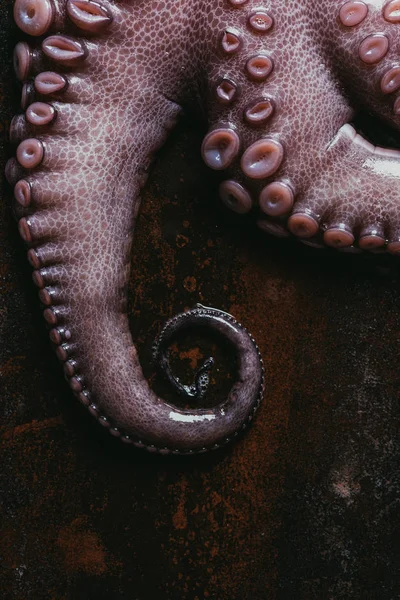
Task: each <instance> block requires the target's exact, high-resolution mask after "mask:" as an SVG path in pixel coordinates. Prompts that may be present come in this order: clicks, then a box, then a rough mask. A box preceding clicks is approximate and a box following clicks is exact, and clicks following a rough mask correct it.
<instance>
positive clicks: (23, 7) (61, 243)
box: [8, 0, 263, 453]
mask: <svg viewBox="0 0 400 600" xmlns="http://www.w3.org/2000/svg"><path fill="white" fill-rule="evenodd" d="M124 10H125V11H126V12H125V14H123V13H122V12H121V11H124ZM130 10H132V9H131V7H128V6H125V7H123V8H120V7H118V8H117V7H116V6H111V5H110V4H107V3H103V2H101V3H100V2H97V1H94V0H68V2H66V3H62V2H58V3H53V2H52V1H50V2H49V1H48V0H17V2H16V4H15V11H14V13H15V19H16V22H17V25H19V26H20V28H21V29H22V30H23V31H24V32H25V33H27V34H29V35H31V36H34V37H36V39H37V42H36V44H31V42H29V43H28V42H23V43H22V44H20V45H19V46H18V47H17V50H16V52H15V67H16V73H17V77H18V78H19V79H20V80H21V81H22V82H23V98H22V106H23V109H24V114H23V115H18V116H16V117H14V119H13V121H12V123H11V129H10V138H11V141H12V142H13V143H14V144H15V145H16V146H17V148H16V158H17V162H16V161H15V160H14V159H12V160H11V161H10V164H9V166H8V172H9V179H10V181H11V182H12V184H13V185H14V196H15V202H16V206H17V214H18V215H19V217H20V218H19V223H18V228H19V232H20V235H21V237H22V239H23V240H24V241H25V242H26V244H27V245H28V246H29V251H28V260H29V262H30V264H31V265H32V267H33V269H34V272H33V281H34V283H35V285H36V286H37V287H38V288H39V297H40V300H41V302H42V303H43V305H44V312H43V314H44V318H45V321H46V323H47V324H48V326H49V328H50V331H49V336H50V340H51V342H52V343H53V345H54V347H55V350H56V353H57V356H58V358H59V359H60V361H61V362H62V363H63V370H64V374H65V377H66V378H67V381H68V382H69V385H70V387H71V389H72V391H73V392H74V394H75V395H76V396H77V398H78V399H79V400H80V401H81V402H82V403H83V404H84V405H85V406H87V408H88V410H89V412H90V413H91V414H92V415H93V416H94V417H95V418H96V419H97V420H98V421H99V422H100V423H101V425H103V426H104V427H106V428H107V429H109V431H110V433H111V434H112V435H113V436H115V437H120V438H121V439H122V440H123V441H124V442H125V443H131V444H134V445H136V446H139V447H147V448H148V449H150V450H153V451H156V450H157V451H160V452H162V453H168V452H179V453H185V452H188V453H190V452H194V451H195V452H202V451H204V450H208V449H214V448H216V447H219V446H221V445H223V444H225V443H226V442H227V441H229V440H230V439H232V438H233V437H234V436H236V435H237V434H238V433H239V431H241V429H242V427H243V425H244V424H247V423H248V422H249V421H250V420H251V419H252V416H253V414H254V411H255V409H256V408H257V406H258V404H259V401H260V398H261V394H262V389H263V368H262V361H261V357H260V353H259V350H258V348H257V346H256V345H255V342H254V340H253V338H252V337H251V336H250V335H249V334H248V333H247V331H246V330H245V329H244V328H243V327H242V326H241V325H240V324H239V323H237V322H236V321H235V320H234V319H233V317H231V316H230V315H227V314H226V313H223V312H221V311H217V310H215V309H206V308H204V307H196V308H195V309H194V310H193V311H189V312H188V313H184V314H183V315H180V316H178V317H176V318H175V319H173V320H172V322H169V323H168V324H167V326H166V328H165V329H164V331H163V334H162V337H161V338H160V340H161V339H162V342H161V341H160V342H159V346H158V347H159V348H160V351H161V349H162V352H164V351H165V347H164V344H165V343H166V340H169V339H170V334H171V333H172V332H174V331H175V330H176V329H179V328H181V327H182V326H185V327H187V326H188V325H190V324H193V323H194V324H197V323H199V322H201V323H202V324H205V325H206V326H210V327H211V328H213V329H216V330H217V331H219V333H220V334H221V335H223V336H224V337H226V338H227V339H228V341H230V342H231V344H233V345H234V347H235V348H236V349H237V352H238V359H239V375H238V381H237V383H236V384H235V385H234V386H233V388H232V390H231V393H230V394H229V397H228V399H227V400H226V401H225V402H224V403H222V404H221V405H220V406H217V407H215V408H213V409H207V410H206V409H201V408H197V409H193V410H190V409H185V410H183V409H178V408H176V407H174V406H172V405H170V404H168V403H166V402H165V401H163V400H162V399H160V398H158V397H157V396H156V395H155V394H154V393H153V392H152V391H151V390H150V388H149V386H148V384H147V382H146V380H145V379H144V376H143V372H142V370H141V367H140V364H139V361H138V357H137V352H136V349H135V346H134V345H133V341H132V338H131V334H130V332H129V328H128V322H127V316H126V309H125V306H126V298H125V289H126V283H127V278H128V274H129V252H130V247H131V242H132V234H133V230H134V225H135V219H136V215H137V212H138V209H139V195H140V190H141V187H142V186H143V185H144V182H145V181H146V178H147V173H148V169H149V166H150V164H151V161H152V157H153V155H154V153H155V152H156V151H157V149H158V148H160V146H161V145H162V144H163V143H164V141H165V139H166V137H167V135H168V133H169V131H170V130H171V129H172V128H173V126H174V125H175V123H176V120H177V118H178V116H179V114H180V112H181V105H180V102H179V97H182V98H183V97H184V91H183V90H184V85H183V83H184V82H183V80H182V82H180V83H177V84H175V83H174V80H175V78H176V77H177V75H178V74H179V73H180V72H181V71H182V63H184V62H185V61H186V62H187V61H188V59H190V61H191V60H192V59H191V58H190V56H188V57H186V58H185V56H184V55H183V56H180V57H179V61H177V64H175V65H173V67H172V70H173V72H172V73H170V76H169V77H166V76H165V75H164V73H163V72H162V71H161V70H160V63H159V61H158V58H157V56H155V57H154V61H153V63H152V64H151V65H150V68H151V69H153V68H155V69H156V74H157V73H158V71H157V70H159V71H160V76H161V77H160V78H158V77H155V78H154V80H153V81H151V82H149V79H148V78H146V77H144V75H143V70H146V68H147V66H146V67H145V66H144V65H145V64H146V63H145V62H144V57H143V55H142V53H141V50H140V43H139V41H140V40H141V39H142V38H141V36H142V35H143V32H144V31H145V27H144V30H143V32H140V31H139V32H135V30H134V29H132V26H131V22H130V20H129V16H130V14H129V11H130ZM137 10H141V7H140V6H138V7H137ZM121 15H122V16H121ZM60 24H61V26H60ZM172 34H173V36H174V39H173V40H172V43H175V41H176V40H177V39H178V38H179V34H180V28H179V27H174V28H173V30H172ZM166 35H167V34H166ZM167 37H168V36H167ZM124 43H125V44H129V47H130V48H131V52H132V55H133V57H134V58H133V59H132V66H131V68H130V69H128V67H127V74H126V78H121V77H120V73H119V71H118V68H119V67H120V64H121V60H122V58H121V57H123V56H124ZM227 43H228V42H227ZM146 61H147V57H146ZM190 61H189V63H188V66H190ZM171 81H172V83H173V84H172V85H171V83H170V82H171ZM129 83H131V84H132V85H131V86H130V85H129ZM172 98H176V99H175V100H172ZM88 264H90V269H87V268H86V267H87V265H88ZM210 362H211V361H209V362H208V363H207V364H206V365H205V366H204V368H203V369H202V370H201V372H200V373H198V374H197V376H196V385H195V395H196V397H197V399H198V400H200V399H201V398H202V397H203V395H204V392H205V384H206V381H207V370H208V368H209V367H210ZM175 383H176V380H175ZM188 391H189V388H188Z"/></svg>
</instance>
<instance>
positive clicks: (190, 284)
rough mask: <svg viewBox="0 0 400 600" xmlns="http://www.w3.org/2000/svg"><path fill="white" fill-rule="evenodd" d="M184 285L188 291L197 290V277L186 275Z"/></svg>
mask: <svg viewBox="0 0 400 600" xmlns="http://www.w3.org/2000/svg"><path fill="white" fill-rule="evenodd" d="M183 287H184V288H185V290H187V291H188V292H195V291H196V287H197V281H196V278H195V277H190V276H189V277H186V278H185V279H184V281H183Z"/></svg>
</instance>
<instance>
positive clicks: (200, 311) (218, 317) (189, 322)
mask: <svg viewBox="0 0 400 600" xmlns="http://www.w3.org/2000/svg"><path fill="white" fill-rule="evenodd" d="M221 323H224V324H226V323H227V324H228V328H225V327H222V326H221ZM196 326H205V327H210V328H212V329H213V330H214V331H216V332H217V333H219V334H222V335H223V336H224V337H226V339H227V340H228V341H229V342H230V343H231V344H232V346H233V347H234V348H235V349H236V352H237V355H238V359H239V381H240V384H241V386H242V387H243V388H246V386H247V385H248V382H247V381H246V373H245V372H244V371H243V369H244V362H243V361H244V357H243V347H244V342H243V340H244V339H245V338H246V336H247V337H248V338H249V339H250V341H251V342H252V343H253V345H254V356H253V357H252V360H253V361H254V373H253V376H254V378H255V380H257V378H259V377H260V373H261V377H260V381H259V390H256V389H252V386H251V385H249V388H248V390H249V394H250V397H249V398H246V400H245V401H246V402H249V407H250V406H251V402H252V403H253V407H254V408H256V407H257V406H258V402H259V399H260V397H261V394H262V388H263V373H264V370H263V366H262V359H261V356H260V352H259V350H258V347H257V345H256V344H255V342H254V340H253V338H252V337H251V336H250V335H249V334H248V332H247V330H246V329H244V328H243V326H242V325H240V323H238V322H237V321H236V319H235V318H234V317H232V315H230V314H228V313H226V312H224V311H222V310H218V309H216V308H210V307H206V306H203V305H202V304H196V306H195V307H194V308H193V309H192V310H190V311H188V312H186V313H181V314H179V315H177V316H175V317H173V318H172V319H170V320H169V321H168V322H167V323H166V324H165V326H164V328H163V330H162V331H161V333H160V335H159V336H158V338H157V340H156V341H155V343H154V346H153V360H154V362H155V363H156V364H157V365H158V367H159V369H160V370H161V372H162V373H163V374H164V375H165V377H166V378H167V379H168V381H169V382H170V383H171V385H172V386H173V387H174V388H175V390H176V391H177V392H178V393H179V394H181V395H182V396H185V397H186V398H187V399H193V398H194V399H196V400H198V401H199V400H201V399H202V398H204V396H205V395H206V393H207V389H208V384H209V373H210V371H211V369H212V367H213V365H214V359H213V357H209V358H207V359H206V360H205V361H204V363H203V364H202V366H201V367H200V368H199V369H198V370H197V372H196V374H195V380H194V383H192V384H191V385H189V386H188V385H184V384H182V383H181V381H180V380H179V379H178V378H177V377H175V375H174V374H173V373H172V370H171V367H170V364H169V360H168V346H169V345H170V344H171V342H172V340H173V338H174V337H175V336H176V335H177V334H178V333H179V332H180V331H182V330H185V329H188V328H193V327H196ZM245 345H246V344H245ZM246 347H247V346H246ZM247 376H248V374H247ZM251 392H252V393H253V398H251ZM228 401H229V399H228Z"/></svg>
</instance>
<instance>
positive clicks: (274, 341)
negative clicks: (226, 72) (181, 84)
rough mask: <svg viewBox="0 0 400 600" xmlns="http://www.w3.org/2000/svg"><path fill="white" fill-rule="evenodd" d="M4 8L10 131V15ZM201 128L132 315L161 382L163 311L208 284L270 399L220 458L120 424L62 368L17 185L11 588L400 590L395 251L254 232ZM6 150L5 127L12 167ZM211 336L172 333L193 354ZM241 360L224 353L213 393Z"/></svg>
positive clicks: (3, 548)
mask: <svg viewBox="0 0 400 600" xmlns="http://www.w3.org/2000/svg"><path fill="white" fill-rule="evenodd" d="M0 6H1V19H2V26H1V30H2V38H1V53H0V54H1V71H2V73H3V75H2V81H1V90H0V92H1V128H2V134H3V132H4V129H5V127H6V124H7V121H8V119H9V116H10V114H11V112H12V110H13V101H12V96H13V92H12V88H11V83H10V81H11V79H10V75H9V72H8V71H7V68H6V65H8V61H9V54H8V50H9V49H10V48H11V46H12V38H13V31H12V29H11V24H10V23H11V22H10V20H9V7H10V3H8V4H7V5H6V6H4V5H3V4H1V5H0ZM15 97H16V95H15ZM14 108H15V106H14ZM202 134H203V132H202V130H201V129H198V128H193V124H192V123H191V121H190V119H188V120H187V121H185V122H184V123H183V124H182V125H181V126H180V128H179V130H178V131H177V132H176V134H175V135H174V136H173V138H172V140H171V142H170V143H169V144H168V146H167V147H166V149H165V150H164V151H163V152H162V153H161V156H160V158H159V160H158V162H157V164H156V166H155V169H154V172H153V175H152V178H151V183H150V184H149V186H148V188H147V190H146V193H145V194H144V202H143V208H142V212H141V216H140V219H139V223H138V231H137V235H136V240H135V244H134V254H133V257H132V278H131V287H130V294H129V301H130V305H129V311H130V316H131V328H132V332H133V334H134V338H135V339H136V340H137V342H138V346H139V349H140V355H141V357H142V362H143V365H144V368H145V372H146V373H147V375H148V376H150V377H151V378H152V380H154V376H153V371H152V367H151V365H150V363H149V352H148V350H149V348H150V344H151V342H152V340H153V339H154V336H155V335H156V333H157V332H158V331H159V329H160V326H161V324H162V322H163V321H164V320H165V319H166V318H167V317H169V316H171V315H172V314H174V313H176V312H179V311H180V310H181V309H182V308H184V307H190V306H192V305H193V304H195V303H196V302H197V301H201V302H204V303H208V304H211V305H215V306H217V307H220V308H223V309H225V310H228V311H230V312H232V313H233V314H234V315H235V316H236V317H237V318H239V319H240V320H241V321H242V322H243V323H244V324H245V325H246V327H248V329H249V330H250V331H251V332H252V333H253V335H254V336H255V337H256V339H257V341H258V343H259V345H260V347H261V351H262V353H263V356H264V359H265V363H266V370H267V392H266V397H265V401H264V402H263V404H262V407H261V409H260V412H259V414H258V417H257V419H256V421H255V423H254V425H253V426H252V427H251V429H250V430H249V431H248V432H247V434H246V435H245V436H244V437H243V438H242V439H240V440H239V442H238V443H236V444H235V445H232V446H230V447H229V448H227V449H225V450H224V451H223V452H219V453H215V454H212V455H209V456H202V457H198V458H195V459H183V458H162V457H154V456H150V455H147V454H146V453H143V452H140V451H136V450H130V449H127V448H125V447H122V446H121V445H120V444H119V443H117V442H116V441H115V440H113V439H111V438H110V437H109V436H108V435H107V434H106V433H105V432H104V431H102V430H101V429H100V428H99V427H98V426H97V425H96V423H95V422H94V421H93V420H92V419H91V418H90V417H89V416H88V415H87V414H86V412H85V411H84V410H83V409H81V407H79V406H78V404H77V403H76V401H75V400H74V399H73V398H72V396H71V394H70V392H69V389H68V388H67V386H66V384H65V383H64V382H63V378H62V374H61V369H60V367H59V365H58V363H57V361H56V359H55V358H54V356H53V354H52V352H51V350H50V347H49V344H48V342H47V334H46V331H45V327H44V325H43V320H42V316H41V313H40V308H39V303H38V300H37V298H36V292H35V290H34V289H33V286H32V284H31V277H30V268H29V267H28V265H27V262H26V260H25V251H24V249H23V247H22V243H21V242H20V241H19V239H18V236H17V233H16V226H15V223H14V221H13V219H12V216H11V210H10V202H9V200H8V199H7V197H6V194H3V195H2V199H1V203H0V341H1V344H0V397H1V403H0V411H1V420H0V447H1V455H0V458H1V462H0V464H1V469H0V491H1V496H0V502H1V534H0V590H1V592H0V596H1V598H4V599H5V600H8V599H10V600H14V599H16V600H25V599H34V600H36V599H47V598H49V599H56V600H69V599H73V600H80V599H82V600H92V599H93V600H101V599H107V600H113V599H114V598H115V599H117V598H130V599H134V600H167V599H168V600H169V599H171V600H175V599H182V600H186V599H187V600H202V599H203V598H204V599H205V598H210V599H213V600H236V599H238V600H239V599H246V600H247V599H252V600H264V599H268V600H269V599H271V600H275V599H277V600H278V599H286V598H288V599H294V600H313V599H316V600H325V599H326V600H330V599H363V600H364V599H367V600H368V599H375V598H379V599H388V600H389V599H395V598H400V592H399V590H400V586H399V584H400V580H399V579H400V578H399V554H398V550H397V540H398V538H399V533H400V532H399V491H400V477H399V451H400V445H399V437H398V436H399V417H400V408H399V389H400V376H399V370H398V365H399V358H400V356H399V355H400V287H399V267H398V262H396V261H394V260H390V259H382V258H380V257H375V256H369V257H364V258H360V257H356V256H341V255H335V254H333V253H332V254H331V253H328V252H323V251H320V252H319V251H314V250H311V249H309V248H306V247H303V246H300V245H297V244H293V243H289V244H286V243H282V242H279V241H276V240H271V239H269V238H266V237H264V236H263V235H262V234H261V233H260V234H258V233H257V234H255V233H254V229H253V228H252V227H248V224H247V222H246V221H245V220H243V218H234V217H232V216H231V215H229V214H228V213H227V212H226V211H225V210H223V209H222V208H221V207H220V205H219V201H218V199H217V196H216V188H215V182H214V180H213V178H212V177H211V176H210V174H209V172H208V171H207V170H206V169H205V167H204V166H203V165H202V164H201V161H200V157H199V152H198V148H199V145H200V140H201V136H202ZM5 153H6V149H5V148H4V140H3V139H2V153H1V165H0V166H1V168H3V164H4V157H5ZM205 352H206V350H205V349H204V347H201V348H200V349H199V348H196V346H195V345H193V344H191V343H190V342H188V341H186V342H184V343H183V345H182V346H180V347H179V348H176V355H177V358H180V359H181V360H182V361H183V365H184V370H185V371H189V370H190V368H191V367H194V366H195V365H196V361H197V360H200V359H201V356H202V355H203V354H204V353H205ZM218 356H219V357H220V359H221V360H222V359H223V357H224V353H223V352H220V353H219V355H218ZM222 363H223V361H222ZM231 376H232V374H231V373H230V368H229V361H226V360H225V363H224V365H223V368H221V369H220V370H219V371H216V372H215V385H214V392H215V393H214V399H215V398H218V397H219V396H221V394H223V393H224V391H225V390H226V389H227V387H229V382H230V379H229V377H231ZM155 383H156V384H157V385H158V390H161V391H163V393H164V392H165V393H167V391H166V389H165V386H164V384H163V383H162V382H158V383H157V382H155Z"/></svg>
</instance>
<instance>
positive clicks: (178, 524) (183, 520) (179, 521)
mask: <svg viewBox="0 0 400 600" xmlns="http://www.w3.org/2000/svg"><path fill="white" fill-rule="evenodd" d="M187 485H188V484H187V481H186V479H182V480H181V481H180V482H179V499H178V506H177V508H176V511H175V514H174V515H173V517H172V523H173V526H174V527H175V529H186V528H187V526H188V519H187V514H186V491H187Z"/></svg>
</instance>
